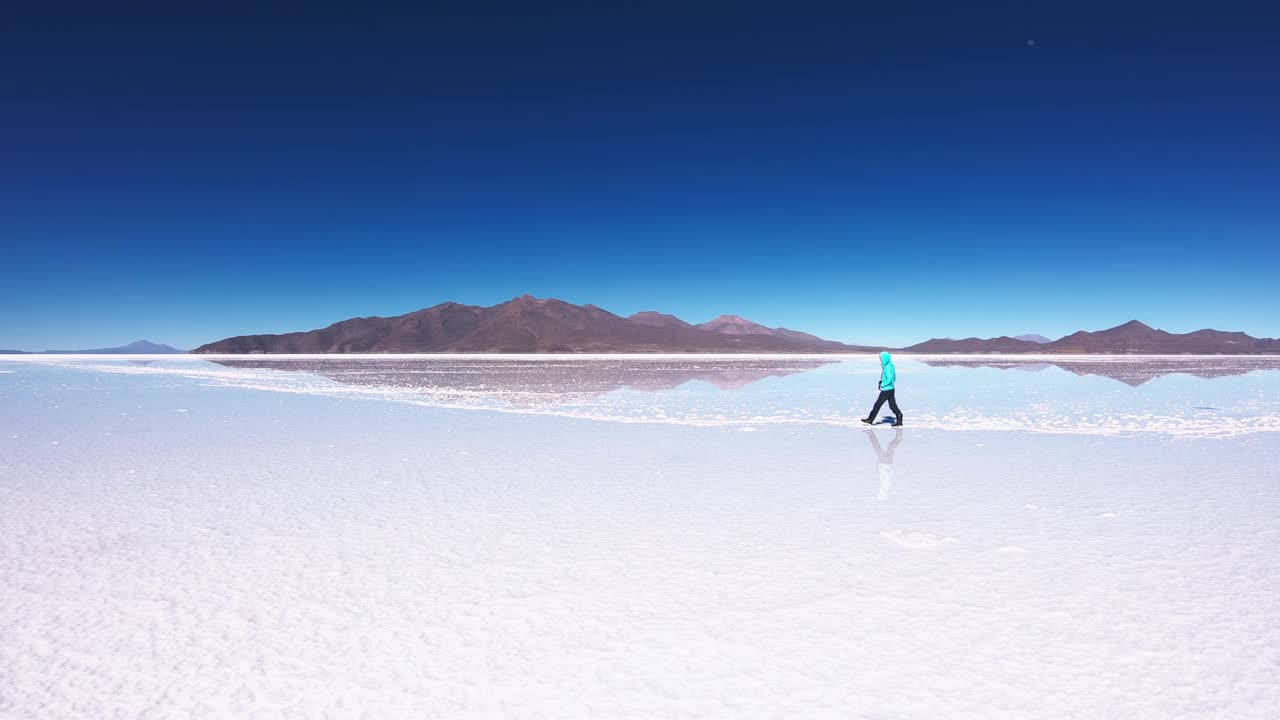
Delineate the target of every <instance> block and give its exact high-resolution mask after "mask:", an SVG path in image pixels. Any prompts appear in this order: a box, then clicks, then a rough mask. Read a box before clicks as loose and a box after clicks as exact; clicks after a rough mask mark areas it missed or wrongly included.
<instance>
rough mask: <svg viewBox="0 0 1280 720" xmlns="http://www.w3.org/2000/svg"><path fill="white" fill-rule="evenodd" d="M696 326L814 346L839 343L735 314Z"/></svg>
mask: <svg viewBox="0 0 1280 720" xmlns="http://www.w3.org/2000/svg"><path fill="white" fill-rule="evenodd" d="M696 327H699V328H702V329H703V330H710V331H711V332H717V333H721V334H724V335H764V336H766V337H775V338H782V339H786V340H792V341H794V342H797V343H803V344H807V345H814V346H824V345H832V344H835V345H839V343H833V342H832V341H830V340H823V339H822V338H820V337H818V336H817V335H810V334H809V333H804V332H799V331H796V330H788V329H787V328H771V327H765V326H764V325H761V324H760V323H754V322H751V321H750V320H747V319H746V318H741V317H738V316H737V315H721V316H720V317H718V318H716V319H714V320H708V321H707V322H704V323H699V324H698V325H697V326H696Z"/></svg>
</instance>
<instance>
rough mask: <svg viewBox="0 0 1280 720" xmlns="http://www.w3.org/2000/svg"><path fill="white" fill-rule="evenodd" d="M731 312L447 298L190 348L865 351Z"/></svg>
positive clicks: (246, 350) (278, 350)
mask: <svg viewBox="0 0 1280 720" xmlns="http://www.w3.org/2000/svg"><path fill="white" fill-rule="evenodd" d="M873 349H875V348H865V347H861V346H856V345H845V344H844V343H838V342H834V341H830V340H823V339H822V338H819V337H816V336H814V335H809V334H807V333H802V332H796V331H794V330H788V329H786V328H769V327H765V326H763V325H759V324H757V323H753V322H751V321H749V320H744V319H743V318H740V317H737V316H735V315H722V316H720V317H718V318H716V319H715V320H712V321H710V322H706V323H702V324H701V325H691V324H689V323H687V322H685V321H683V320H681V319H680V318H677V317H675V316H674V315H665V314H663V313H658V312H652V311H646V312H639V313H636V314H634V315H632V316H630V317H621V316H619V315H614V314H613V313H611V312H609V311H607V310H604V309H602V308H599V307H596V306H595V305H574V304H572V303H567V302H564V301H562V300H555V299H539V298H535V297H533V296H531V295H523V296H521V297H518V298H515V299H513V300H509V301H507V302H504V303H501V304H499V305H494V306H492V307H478V306H475V305H462V304H459V303H454V302H447V303H443V304H440V305H436V306H434V307H429V308H426V309H423V310H418V311H416V312H411V313H408V314H406V315H398V316H396V317H388V318H384V317H367V318H353V319H351V320H343V321H342V322H338V323H334V324H333V325H330V326H329V327H326V328H322V329H319V330H311V331H308V332H295V333H286V334H283V335H241V336H238V337H232V338H227V339H225V340H219V341H217V342H212V343H209V344H207V345H202V346H200V347H198V348H196V349H195V350H194V351H193V352H197V353H235V354H239V353H373V352H378V353H440V352H462V353H466V352H495V353H545V352H599V353H616V352H632V353H646V352H707V353H718V352H727V353H739V352H758V353H777V352H783V353H785V352H813V353H831V352H865V351H870V350H873Z"/></svg>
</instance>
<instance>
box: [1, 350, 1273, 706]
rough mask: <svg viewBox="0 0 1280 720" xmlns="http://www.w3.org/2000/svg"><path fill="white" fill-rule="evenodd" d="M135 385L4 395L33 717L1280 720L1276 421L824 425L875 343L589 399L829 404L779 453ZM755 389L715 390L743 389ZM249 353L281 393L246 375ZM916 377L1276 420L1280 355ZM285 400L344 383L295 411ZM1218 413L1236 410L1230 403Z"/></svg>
mask: <svg viewBox="0 0 1280 720" xmlns="http://www.w3.org/2000/svg"><path fill="white" fill-rule="evenodd" d="M686 360H687V359H686ZM164 362H168V361H161V363H157V364H156V365H161V364H162V363H164ZM181 362H182V363H184V365H183V367H184V368H186V370H185V371H184V372H189V371H190V370H191V369H192V368H198V367H199V362H200V361H198V362H194V363H193V362H192V361H188V360H184V361H181ZM471 362H475V360H474V359H472V360H471ZM749 362H754V361H749ZM106 365H108V366H111V367H116V368H120V367H124V366H127V368H126V369H125V370H124V371H123V372H117V371H105V370H103V369H100V368H99V367H90V366H83V365H81V366H77V367H76V368H71V367H68V366H67V365H66V364H56V363H47V362H38V363H26V364H16V365H13V366H12V367H13V369H14V370H15V371H16V372H13V373H9V374H6V375H4V377H2V378H0V407H3V412H0V717H4V718H6V719H8V718H24V719H25V718H46V717H47V718H171V717H210V718H215V717H219V718H220V717H272V718H275V717H298V718H314V717H334V718H347V717H380V718H381V717H393V718H399V717H405V718H459V717H463V718H471V717H475V718H499V717H501V718H506V717H547V718H576V717H584V718H585V717H609V718H651V717H669V718H721V717H734V718H749V717H833V718H834V717H839V718H865V719H867V720H872V719H882V718H907V719H911V718H920V719H924V718H996V719H1000V718H1019V719H1023V718H1031V719H1033V720H1035V719H1039V718H1064V717H1088V718H1102V719H1106V718H1117V719H1120V718H1124V719H1126V720H1127V719H1129V718H1137V719H1139V720H1142V719H1145V718H1151V719H1153V720H1155V719H1159V720H1165V719H1167V718H1173V717H1179V718H1233V719H1236V718H1241V719H1246V720H1248V719H1253V718H1257V719H1262V718H1268V719H1270V718H1274V717H1275V708H1276V707H1280V580H1277V578H1280V566H1278V562H1280V561H1278V559H1277V556H1276V553H1275V546H1276V542H1277V541H1278V540H1280V529H1278V528H1277V527H1276V523H1275V518H1276V517H1277V516H1278V515H1280V479H1278V478H1277V475H1276V472H1275V468H1276V467H1277V465H1278V464H1280V449H1278V447H1277V439H1276V436H1275V435H1274V434H1273V433H1271V432H1249V433H1241V434H1236V435H1232V436H1215V437H1209V438H1204V437H1190V436H1186V435H1182V434H1177V433H1174V432H1139V433H1133V434H1125V433H1118V432H1110V433H1108V434H1103V435H1090V434H1083V433H1080V432H1066V433H1055V434H1035V433H1028V432H1021V431H1016V430H999V431H996V430H982V429H977V430H975V429H971V428H970V429H967V430H966V431H964V432H956V431H952V430H942V429H925V428H919V427H917V426H914V425H909V426H908V428H906V429H905V430H904V431H903V432H896V431H894V430H891V429H888V428H883V427H880V428H874V429H858V430H856V431H855V430H851V429H850V428H848V427H845V426H842V425H836V424H824V423H822V422H812V421H808V420H807V418H811V417H813V416H814V415H816V414H820V413H827V412H830V413H831V414H832V415H833V416H834V415H835V409H836V408H837V407H839V406H840V405H842V404H845V405H848V406H849V409H847V410H846V415H847V414H848V413H852V412H854V411H855V410H858V409H861V410H863V411H865V408H863V407H862V406H863V405H865V402H866V401H867V400H868V398H869V396H870V394H871V391H870V389H869V384H874V379H875V378H874V374H873V369H872V368H871V366H870V364H869V361H868V362H865V363H864V361H862V360H855V361H852V362H849V363H840V364H837V365H834V366H823V367H821V368H817V369H813V370H806V371H804V372H800V373H796V374H790V375H785V376H776V375H766V376H765V377H763V378H761V379H758V380H756V381H754V382H750V383H748V384H746V385H741V386H739V387H736V388H735V389H731V390H722V389H719V388H718V387H713V386H711V385H709V384H707V383H706V382H693V383H688V384H682V385H679V386H677V387H675V388H674V389H668V390H662V391H659V392H649V391H643V390H635V389H626V388H623V389H618V390H614V391H610V392H605V393H603V394H600V395H594V396H591V397H578V396H575V397H572V398H569V399H568V401H569V402H570V403H577V404H578V405H579V406H582V407H592V406H597V410H595V411H597V412H603V413H604V414H605V415H608V416H611V417H612V416H622V417H625V416H627V415H628V414H629V413H631V412H632V411H638V409H639V408H642V407H645V406H648V407H661V408H663V409H664V412H666V413H668V414H672V415H675V416H676V417H677V418H678V419H679V418H686V419H687V418H690V417H692V418H701V419H709V420H715V419H717V418H716V416H717V415H724V416H725V418H724V419H725V420H736V419H738V418H739V417H746V416H752V415H755V416H761V417H767V418H785V417H792V416H795V415H798V416H799V417H800V419H801V420H802V422H776V423H761V424H759V425H758V426H755V427H756V429H757V431H756V432H753V433H747V434H744V433H740V432H737V429H738V427H739V426H738V425H735V424H723V425H714V424H713V425H708V426H693V425H689V424H677V423H672V422H667V421H662V422H652V423H650V422H645V423H637V422H599V421H597V420H582V419H575V418H568V417H561V416H558V415H554V414H537V411H539V410H540V408H544V407H545V406H539V405H532V406H529V405H528V403H536V402H546V401H547V400H548V398H546V397H538V396H539V395H540V393H538V392H536V390H530V389H529V386H528V385H527V384H526V385H521V384H520V383H521V382H523V381H521V380H519V378H517V379H512V378H510V377H508V376H505V375H503V376H502V377H503V378H504V379H505V381H506V382H507V385H506V386H505V387H506V388H507V389H504V390H502V391H501V392H504V393H505V392H514V393H516V394H517V395H518V396H519V397H517V398H516V399H515V400H511V399H510V397H509V396H505V395H504V396H502V398H495V397H492V396H487V395H485V394H484V392H483V391H481V392H480V395H479V397H480V398H481V400H482V401H483V402H492V403H494V404H502V403H513V404H512V405H511V406H509V407H508V410H510V412H486V411H482V410H476V409H474V404H472V403H471V401H470V400H468V402H467V403H463V404H466V405H467V406H468V408H471V409H468V411H465V412H463V411H459V410H455V409H449V408H443V407H437V406H434V405H432V403H434V402H435V398H434V396H432V397H429V398H427V399H425V400H419V401H415V403H410V402H405V401H404V400H403V398H407V397H413V394H414V393H419V392H422V391H423V388H422V387H419V386H408V387H401V388H389V389H388V390H387V391H386V394H385V396H379V395H376V394H365V393H366V392H367V391H366V390H365V389H364V388H361V387H357V386H354V385H351V384H344V383H343V382H340V381H337V380H332V379H329V378H324V377H319V376H316V375H314V374H308V373H302V372H292V373H288V372H285V371H280V370H258V369H252V368H248V369H232V368H222V369H212V370H213V373H214V374H212V375H197V376H189V375H188V374H183V372H173V371H172V368H171V367H169V366H163V367H161V368H159V369H154V368H156V365H151V366H131V365H128V363H127V362H126V363H125V364H124V366H120V365H116V364H113V363H107V364H106ZM435 367H437V369H439V368H440V367H441V366H435ZM754 367H755V370H753V373H754V374H752V373H749V374H748V375H746V376H745V377H748V378H754V377H756V376H757V375H758V374H759V373H770V372H779V369H778V367H777V366H776V365H773V364H766V365H760V364H758V365H756V366H754ZM153 369H154V370H153ZM475 369H476V368H467V367H464V368H461V369H460V370H467V371H468V372H470V371H471V370H475ZM722 369H723V368H705V369H704V370H705V372H704V371H703V370H700V371H699V372H700V373H701V374H702V376H703V377H710V378H713V379H714V380H715V381H716V382H721V383H722V384H725V385H726V386H732V385H735V384H736V383H737V382H739V381H740V380H739V378H740V375H735V374H733V373H729V374H727V375H726V374H724V373H720V374H715V373H716V372H718V371H719V370H722ZM739 369H741V367H739ZM242 370H243V373H242V374H241V375H240V378H241V380H243V381H247V384H249V385H254V386H260V387H263V388H268V389H270V390H272V391H271V392H265V391H263V390H258V389H247V388H245V387H237V386H235V384H234V383H229V382H226V381H225V380H226V378H227V377H229V375H228V374H224V372H232V373H235V372H241V371H242ZM367 370H368V369H367V368H365V369H363V370H362V369H360V368H357V369H356V370H355V371H356V372H365V371H367ZM479 370H480V372H479V373H478V374H476V373H473V376H474V377H479V378H482V379H481V380H480V382H481V383H490V382H491V381H492V380H493V377H494V376H492V375H491V374H486V373H487V371H486V370H485V369H484V367H483V365H482V366H481V367H480V368H479ZM901 370H903V371H904V372H902V375H903V376H904V381H905V382H904V391H903V398H904V409H906V410H907V411H908V412H911V407H912V406H911V405H910V404H908V401H907V398H911V401H913V402H915V403H916V406H917V407H926V408H935V409H934V410H932V412H948V411H950V409H951V408H957V407H964V406H971V407H974V409H975V411H976V412H978V413H979V414H981V415H983V416H989V417H997V416H1000V415H1003V414H1004V413H1005V412H1007V411H1008V410H1009V409H1011V408H1026V409H1027V411H1028V412H1044V411H1045V410H1044V409H1043V408H1040V405H1044V406H1045V407H1050V406H1054V405H1056V406H1059V407H1065V408H1070V409H1071V411H1070V412H1069V413H1068V412H1064V413H1063V414H1064V415H1066V416H1067V417H1070V418H1075V419H1076V420H1078V421H1079V422H1081V423H1082V424H1083V423H1084V422H1085V421H1087V420H1089V419H1090V418H1092V419H1095V420H1096V419H1098V418H1101V417H1104V416H1105V415H1104V414H1105V413H1107V412H1110V411H1114V410H1115V409H1116V408H1115V407H1114V406H1118V405H1126V406H1128V407H1132V408H1135V410H1133V411H1132V412H1133V413H1137V414H1139V415H1140V413H1139V410H1140V411H1141V412H1147V411H1148V410H1152V411H1157V412H1153V416H1155V415H1160V414H1163V415H1165V416H1168V417H1177V416H1183V415H1186V416H1190V414H1191V413H1194V412H1216V413H1223V414H1230V416H1231V417H1235V418H1237V419H1239V420H1240V421H1241V422H1242V423H1247V421H1248V418H1249V413H1253V412H1263V413H1270V412H1272V411H1273V407H1274V406H1273V405H1272V403H1273V402H1274V400H1275V394H1274V392H1275V387H1276V384H1275V383H1276V377H1275V373H1274V372H1270V371H1262V372H1253V373H1250V374H1248V375H1243V376H1238V377H1221V378H1215V379H1212V380H1205V379H1200V378H1194V377H1189V376H1183V375H1178V376H1169V377H1165V378H1160V379H1158V380H1155V381H1153V382H1151V383H1148V384H1146V385H1143V386H1142V387H1139V388H1130V387H1128V386H1125V385H1122V384H1120V383H1116V382H1115V381H1113V380H1110V379H1108V378H1096V377H1079V376H1074V375H1070V374H1068V373H1065V372H1060V371H1057V370H1054V369H1048V370H1044V371H1043V372H1035V373H1026V374H1010V373H1007V372H1004V371H1001V370H994V369H981V368H931V367H927V366H917V365H915V364H914V363H912V362H910V361H907V362H904V363H903V365H902V367H901ZM708 373H710V374H708ZM282 374H283V375H291V376H293V378H294V379H292V380H290V379H288V378H287V377H281V375H282ZM337 374H339V375H341V373H337ZM527 376H528V375H527V373H523V372H522V373H521V374H520V375H519V377H520V378H526V377H527ZM396 377H400V376H399V375H396ZM537 377H539V378H542V376H541V375H538V376H537ZM575 377H581V376H575ZM591 378H593V379H598V378H596V376H591ZM383 379H385V378H381V377H380V378H379V382H381V381H382V380H383ZM349 380H350V379H349V378H348V381H349ZM415 382H416V381H415ZM539 382H542V380H541V379H539ZM289 383H297V384H299V385H300V386H304V387H305V386H306V385H308V384H311V385H314V386H316V387H323V386H324V385H325V384H331V385H334V386H337V387H336V388H329V390H326V391H324V392H310V391H305V390H300V391H297V392H293V391H289V392H277V390H279V389H281V387H288V386H289ZM575 384H580V383H569V385H575ZM446 385H449V386H450V387H453V388H454V389H457V390H461V391H467V392H470V390H469V389H468V388H470V387H471V386H466V385H462V384H461V383H460V381H458V380H457V379H456V378H453V377H450V378H448V381H447V383H446ZM459 385H462V386H459ZM535 385H536V384H535ZM371 387H374V388H375V390H376V388H377V386H371ZM512 387H516V388H520V389H517V390H511V389H510V388H512ZM557 387H559V386H557ZM344 388H348V390H344ZM377 392H382V391H381V390H377ZM493 392H496V391H495V390H494V389H493V388H490V393H491V394H492V393H493ZM543 394H544V393H543ZM553 394H554V393H553ZM467 397H470V396H469V395H468V396H467ZM380 398H381V399H380ZM387 398H393V399H394V398H399V399H396V400H395V401H394V402H386V401H384V400H385V399H387ZM1211 400H1212V402H1213V403H1215V404H1220V405H1222V406H1227V405H1231V407H1230V409H1226V410H1196V408H1198V407H1210V405H1209V404H1208V403H1210V401H1211ZM1221 401H1226V402H1221ZM521 402H523V403H526V405H524V406H520V405H518V404H515V403H521ZM418 403H421V404H418ZM602 404H603V405H604V407H605V408H606V410H604V411H600V410H599V409H598V406H600V405H602ZM855 404H856V407H854V405H855ZM1108 406H1111V407H1110V410H1109V409H1108ZM556 407H557V406H554V405H553V406H551V407H550V408H546V409H548V410H549V411H550V412H553V413H554V412H559V411H558V410H556ZM620 408H621V409H620ZM526 411H531V412H533V413H534V414H530V412H526ZM681 413H683V414H681ZM735 413H737V415H735ZM1089 413H1092V415H1090V414H1089ZM818 417H819V419H821V416H820V415H818ZM911 417H914V416H909V418H908V422H909V423H910V422H911Z"/></svg>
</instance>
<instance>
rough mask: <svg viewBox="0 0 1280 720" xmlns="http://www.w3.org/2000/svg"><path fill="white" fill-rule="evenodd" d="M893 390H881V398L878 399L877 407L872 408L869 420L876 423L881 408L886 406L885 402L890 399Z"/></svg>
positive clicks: (868, 416)
mask: <svg viewBox="0 0 1280 720" xmlns="http://www.w3.org/2000/svg"><path fill="white" fill-rule="evenodd" d="M890 392H892V391H891V390H881V391H880V397H878V398H876V404H875V407H873V408H871V414H870V415H867V419H868V420H870V421H872V422H875V419H876V416H877V415H879V414H880V407H881V406H882V405H884V401H885V400H887V399H889V397H890V395H889V393H890Z"/></svg>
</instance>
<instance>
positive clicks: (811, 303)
mask: <svg viewBox="0 0 1280 720" xmlns="http://www.w3.org/2000/svg"><path fill="white" fill-rule="evenodd" d="M428 5H429V6H430V7H427V6H428ZM597 5H599V4H585V3H584V4H538V5H536V6H534V5H529V4H527V3H520V4H507V5H504V4H496V3H465V4H463V3H459V4H456V5H449V4H406V5H404V6H403V7H396V6H394V5H389V6H386V7H385V8H381V9H380V10H379V11H378V12H377V13H372V12H367V13H359V12H355V11H345V12H344V11H336V10H335V11H327V10H308V11H306V12H300V11H296V10H291V11H286V10H284V9H283V8H282V6H280V8H281V9H271V8H266V9H263V8H259V9H253V10H244V9H241V10H234V11H233V10H230V9H213V10H199V11H197V10H192V9H190V8H183V7H163V6H157V7H156V8H152V9H150V10H149V11H148V12H141V11H139V12H137V13H136V14H130V13H128V12H126V11H125V10H123V9H112V8H105V7H103V6H102V5H101V4H99V3H94V4H86V5H85V6H84V7H83V8H81V9H79V11H75V12H72V11H68V10H67V9H66V8H65V7H62V6H60V7H59V8H54V9H50V10H42V9H39V8H31V9H25V10H17V11H13V12H12V13H11V15H12V17H10V18H7V20H6V23H5V24H4V25H3V26H2V27H0V67H4V68H8V70H6V71H5V72H3V73H0V117H3V118H4V120H3V129H4V132H3V133H2V134H0V169H2V170H3V172H0V245H2V246H3V247H2V248H0V249H2V250H3V257H4V262H3V263H2V264H0V308H3V310H0V348H11V349H43V348H53V347H57V348H76V347H96V346H106V345H115V344H122V343H124V342H127V341H130V340H134V339H138V338H142V337H146V338H148V339H151V340H154V341H157V342H166V343H169V344H173V345H177V346H180V347H188V348H189V347H194V346H196V345H199V344H201V343H204V342H208V341H211V340H215V339H219V338H222V337H226V336H229V335H236V334H246V333H258V332H284V331H291V330H299V329H310V328H314V327H321V326H324V325H327V324H329V323H331V322H334V321H337V320H340V319H344V318H347V317H352V316H357V315H373V314H377V315H392V314H399V313H403V312H408V311H412V310H415V309H418V308H420V307H425V306H429V305H434V304H436V303H439V302H443V301H446V300H455V301H460V302H466V303H473V304H483V305H487V304H492V303H496V302H501V301H503V300H507V299H510V298H511V297H513V296H516V295H520V294H523V293H526V292H528V293H532V294H534V295H537V296H540V297H558V298H562V299H564V300H568V301H571V302H577V303H586V302H591V303H595V304H597V305H600V306H602V307H604V308H606V309H609V310H612V311H614V312H617V313H620V314H629V313H631V312H635V311H638V310H647V309H656V310H661V311H664V312H671V313H674V314H677V315H679V316H681V317H683V318H685V319H687V320H690V321H694V322H698V321H703V320H707V319H710V318H711V317H714V316H715V315H718V314H720V313H735V314H740V315H743V316H745V317H748V318H751V319H753V320H756V321H757V322H762V323H765V324H768V325H784V326H787V327H791V328H794V329H800V330H806V331H809V332H815V333H817V334H820V335H823V336H826V337H830V338H834V339H840V340H846V341H862V342H875V343H889V344H899V343H903V344H905V343H910V342H916V341H919V340H923V339H926V338H928V337H934V336H954V337H962V336H970V335H979V336H992V335H999V334H1006V333H1008V334H1018V333H1023V332H1039V333H1043V334H1045V335H1049V336H1054V337H1056V336H1058V335H1062V334H1065V333H1068V332H1072V331H1074V330H1077V329H1101V328H1103V327H1109V326H1112V325H1116V324H1119V323H1122V322H1125V321H1127V320H1130V319H1133V318H1138V319H1141V320H1143V321H1145V322H1147V323H1149V324H1152V325H1155V326H1158V327H1162V328H1165V329H1168V330H1171V331H1188V330H1194V329H1198V328H1201V327H1216V328H1219V329H1227V330H1244V331H1246V332H1249V333H1251V334H1253V335H1260V336H1280V292H1277V291H1276V289H1275V286H1274V279H1275V276H1276V270H1277V268H1280V249H1278V248H1280V242H1277V238H1278V237H1280V135H1278V134H1277V133H1276V132H1275V128H1277V127H1280V92H1277V91H1276V90H1275V83H1274V77H1273V73H1274V68H1276V67H1280V41H1278V40H1277V39H1276V38H1277V37H1280V34H1278V33H1277V32H1276V27H1275V25H1276V22H1275V17H1274V14H1269V13H1268V12H1267V11H1266V10H1265V7H1264V6H1263V5H1261V4H1253V5H1245V4H1239V5H1232V4H1230V3H1227V4H1219V5H1214V6H1212V7H1210V6H1206V5H1203V4H1200V5H1199V6H1198V7H1197V6H1196V5H1192V4H1186V5H1180V4H1177V3H1173V4H1167V5H1165V6H1163V7H1162V9H1161V11H1160V12H1159V13H1152V12H1150V11H1149V10H1147V9H1134V10H1127V9H1125V8H1123V7H1118V5H1121V4H1117V3H1112V4H1110V5H1098V6H1090V5H1087V4H1085V5H1080V4H1075V5H1072V6H1071V7H1070V8H1066V7H1063V8H1059V9H1057V10H1053V11H1047V10H1045V9H1043V8H1033V7H1029V6H1031V5H1038V4H1036V3H1023V4H1007V5H1006V4H999V5H995V4H992V5H986V6H965V7H963V8H959V7H955V4H948V5H942V4H939V5H937V6H931V5H929V4H923V5H913V6H911V11H910V12H909V13H908V12H906V11H905V10H904V11H902V12H895V11H892V10H888V9H885V10H876V11H870V10H866V9H862V8H856V7H853V5H854V4H849V3H845V4H822V5H819V4H805V3H801V4H798V5H790V4H789V5H787V6H785V8H784V6H780V5H776V4H771V5H765V4H760V5H755V4H751V3H733V4H723V5H720V4H715V3H697V4H674V3H673V4H663V3H656V4H643V5H639V4H637V5H634V6H632V5H626V4H622V3H606V4H605V5H610V6H611V7H609V8H607V9H602V8H600V7H597ZM688 5H697V7H696V8H695V9H690V8H689V7H688ZM55 10H56V12H55ZM15 69H16V70H17V71H15Z"/></svg>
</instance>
